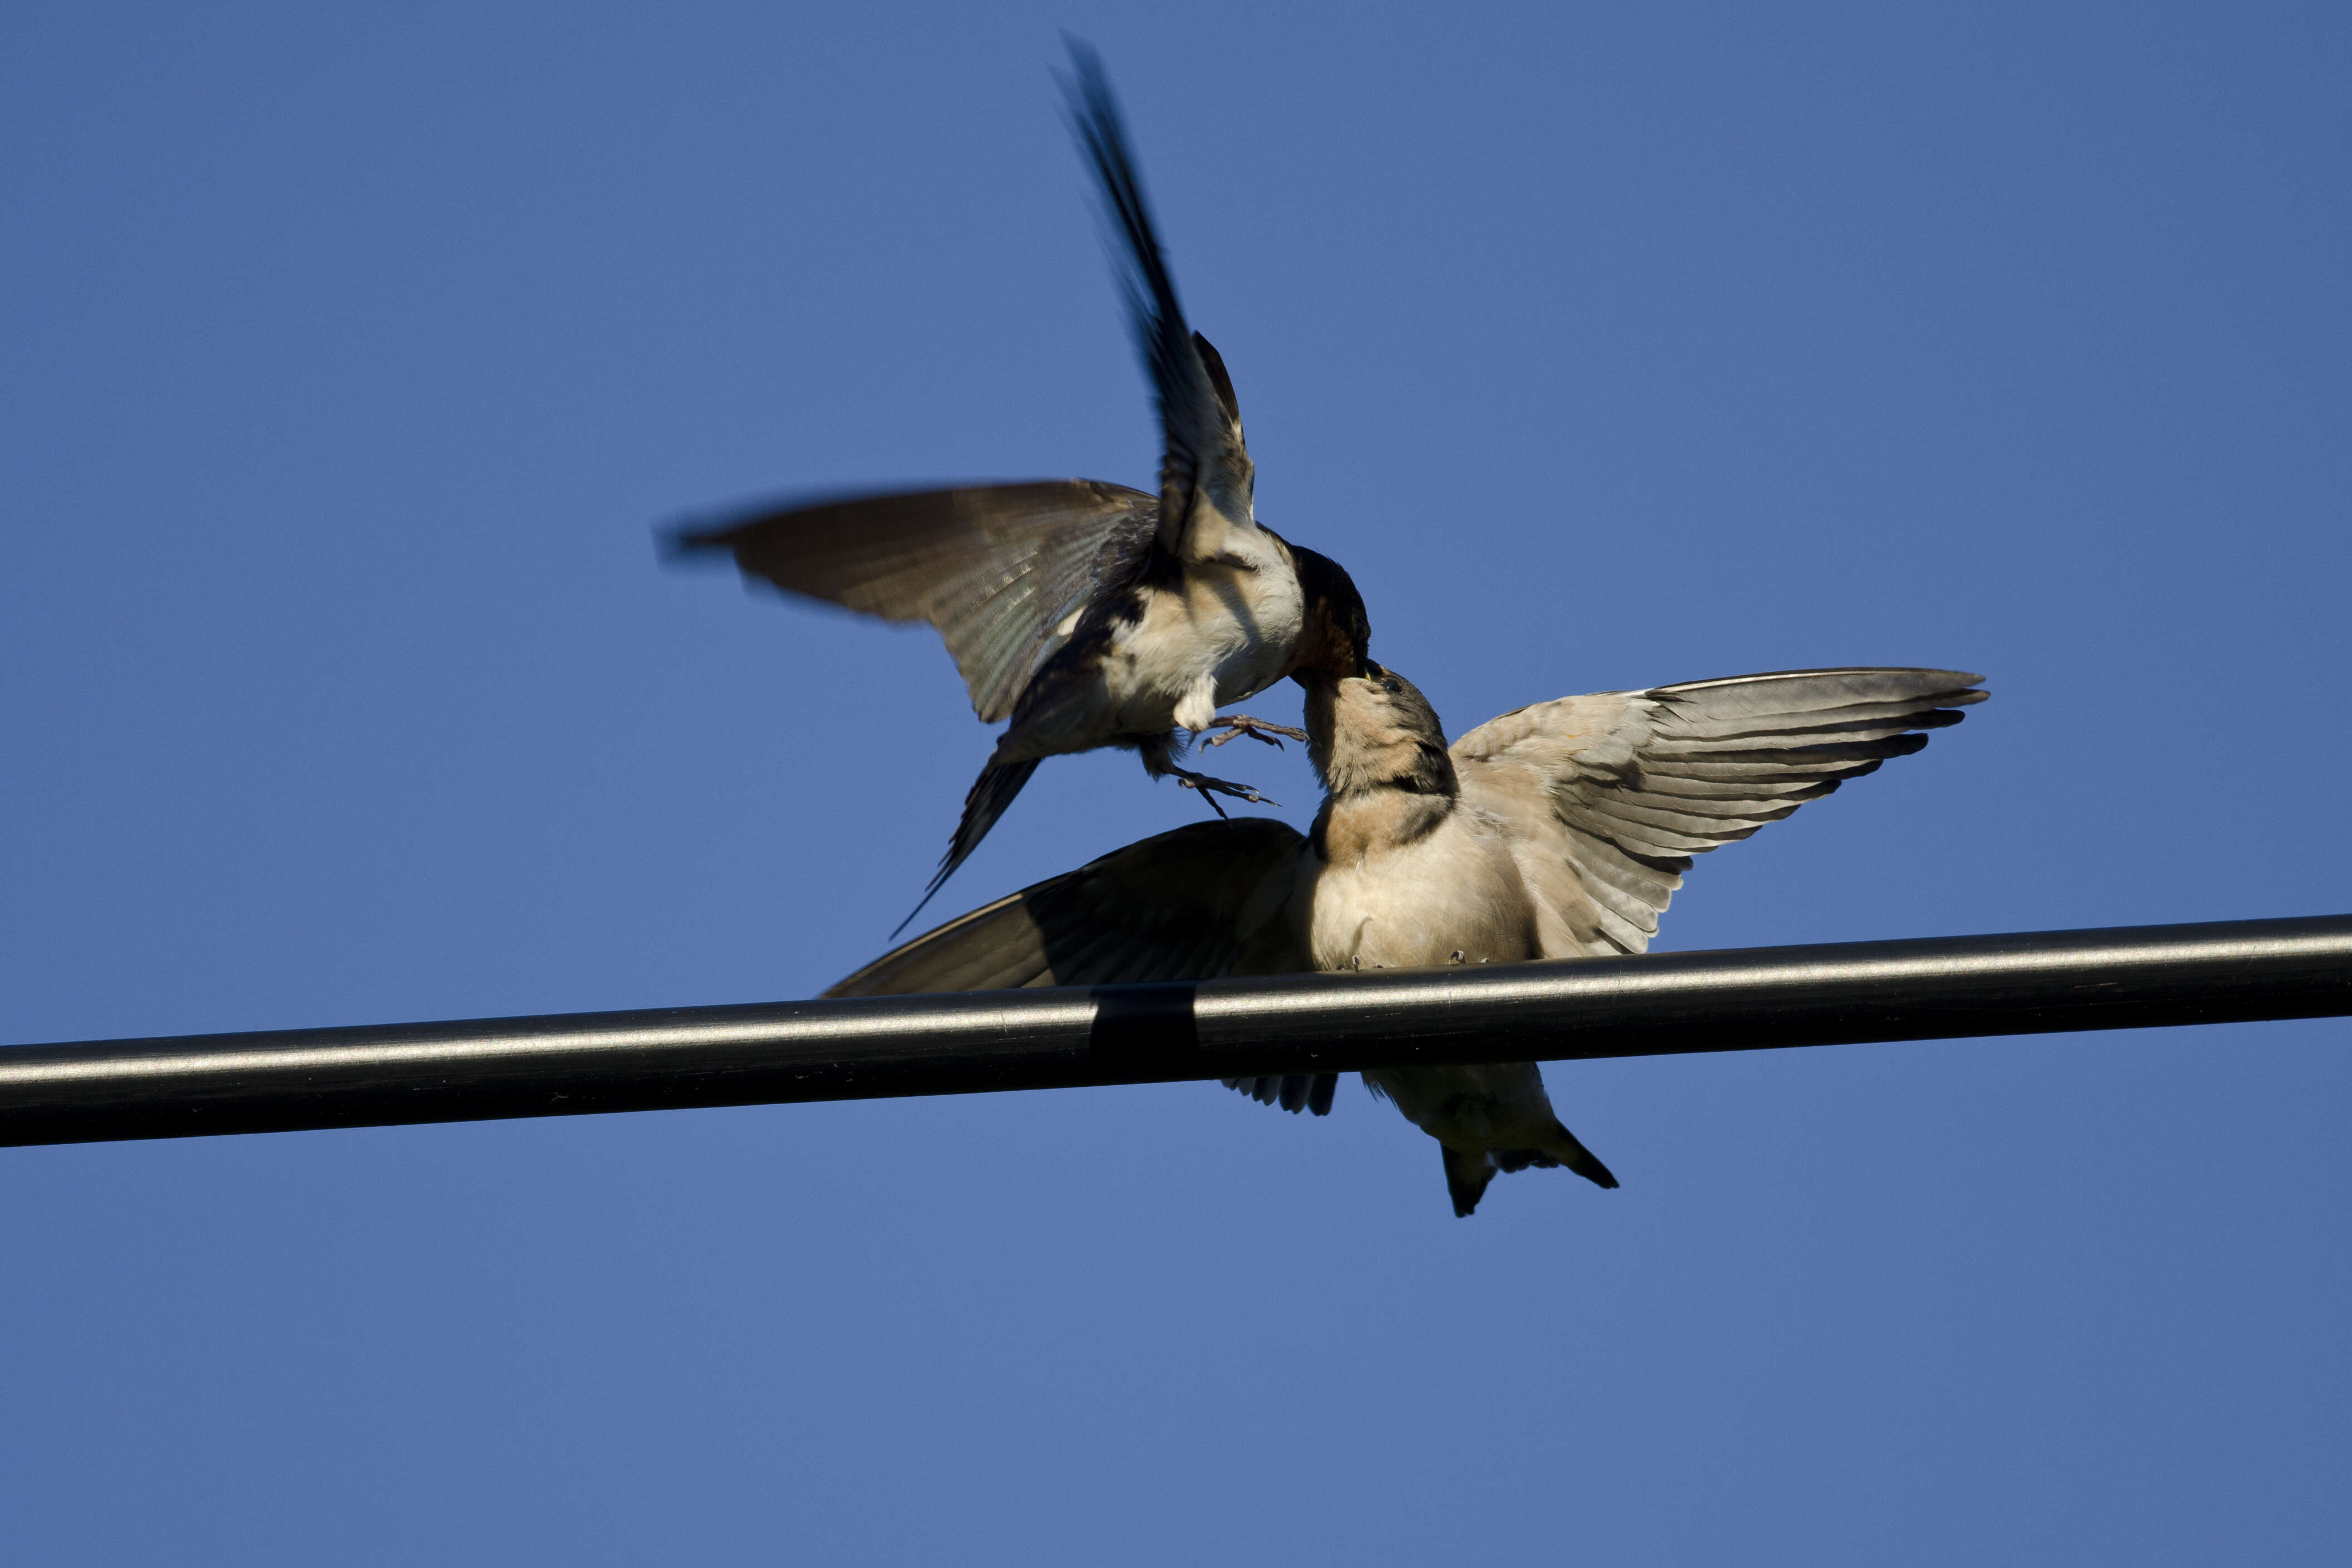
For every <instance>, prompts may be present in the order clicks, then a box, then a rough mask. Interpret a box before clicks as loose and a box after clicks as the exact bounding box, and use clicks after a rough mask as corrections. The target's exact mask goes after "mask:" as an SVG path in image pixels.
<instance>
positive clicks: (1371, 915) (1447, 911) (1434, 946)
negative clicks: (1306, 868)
mask: <svg viewBox="0 0 2352 1568" xmlns="http://www.w3.org/2000/svg"><path fill="white" fill-rule="evenodd" d="M1326 836H1327V842H1329V841H1332V840H1333V838H1334V837H1335V836H1337V837H1339V839H1340V840H1341V841H1343V842H1349V843H1350V844H1355V845H1361V844H1362V843H1363V841H1362V840H1360V839H1359V838H1351V837H1349V836H1348V835H1344V834H1342V835H1333V834H1332V832H1331V831H1330V829H1329V828H1328V827H1327V829H1326ZM1307 927H1308V936H1307V940H1308V945H1309V946H1310V948H1311V950H1312V951H1313V953H1314V955H1315V964H1316V967H1318V968H1321V969H1355V968H1363V969H1372V968H1385V969H1422V968H1433V967H1439V966H1441V965H1445V964H1450V963H1464V964H1482V963H1484V964H1511V963H1517V962H1519V961H1520V960H1522V959H1527V958H1532V957H1534V956H1536V946H1535V943H1536V936H1535V916H1534V911H1533V909H1532V907H1531V905H1530V904H1529V903H1528V896H1527V890H1526V888H1525V887H1524V886H1523V885H1522V884H1521V883H1520V880H1519V876H1518V871H1517V867H1516V866H1515V865H1514V864H1513V863H1512V861H1511V857H1510V854H1509V852H1508V851H1507V849H1505V848H1504V847H1503V846H1502V845H1501V844H1499V843H1498V842H1496V841H1494V835H1493V834H1491V833H1489V832H1486V831H1482V830H1481V829H1480V828H1479V826H1478V825H1477V824H1476V823H1475V821H1473V820H1472V819H1470V817H1469V816H1468V814H1467V813H1465V812H1461V811H1456V812H1454V813H1453V814H1452V815H1451V816H1449V817H1447V818H1446V820H1445V821H1444V822H1442V823H1440V824H1439V825H1438V827H1437V828H1436V829H1435V830H1434V831H1432V832H1430V833H1428V834H1427V835H1425V836H1423V837H1422V838H1419V839H1416V840H1414V841H1412V842H1410V843H1404V844H1391V845H1386V846H1383V845H1381V844H1380V843H1379V842H1378V841H1372V842H1371V843H1370V846H1369V847H1360V848H1356V849H1354V850H1352V851H1351V852H1343V853H1341V854H1338V855H1335V856H1334V857H1333V858H1332V859H1330V860H1329V861H1327V862H1323V863H1322V864H1321V865H1320V866H1319V867H1318V870H1317V872H1316V873H1315V879H1314V885H1313V888H1312V889H1311V891H1310V892H1309V894H1308V896H1307ZM1457 953H1458V954H1460V955H1461V956H1460V957H1459V958H1458V959H1457V958H1456V957H1455V956H1454V955H1455V954H1457Z"/></svg>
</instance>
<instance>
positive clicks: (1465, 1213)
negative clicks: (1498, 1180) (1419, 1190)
mask: <svg viewBox="0 0 2352 1568" xmlns="http://www.w3.org/2000/svg"><path fill="white" fill-rule="evenodd" d="M1437 1147H1438V1149H1439V1151H1440V1152H1441V1153H1443V1154H1444V1155H1445V1190H1446V1192H1447V1193H1448V1194H1450V1195H1451V1196H1452V1197H1453V1199H1454V1218H1456V1219H1467V1218H1470V1216H1471V1215H1472V1214H1474V1213H1475V1212H1476V1211H1477V1207H1478V1200H1479V1199H1480V1198H1482V1197H1486V1184H1487V1183H1488V1182H1490V1181H1493V1180H1494V1179H1495V1162H1494V1161H1493V1160H1492V1159H1491V1158H1489V1157H1488V1156H1487V1155H1486V1154H1485V1153H1484V1152H1483V1151H1482V1152H1480V1153H1478V1154H1475V1155H1472V1154H1465V1153H1463V1152H1462V1151H1461V1150H1459V1149H1452V1148H1447V1147H1446V1146H1445V1145H1444V1144H1440V1145H1437Z"/></svg>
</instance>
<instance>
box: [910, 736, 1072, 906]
mask: <svg viewBox="0 0 2352 1568" xmlns="http://www.w3.org/2000/svg"><path fill="white" fill-rule="evenodd" d="M1036 771H1037V761H1036V759H1035V758H1029V759H1028V760H1026V761H1022V762H999V761H997V760H996V759H995V758H990V759H989V764H988V766H987V767H985V768H982V769H981V770H980V777H979V778H977V779H973V780H972V782H971V793H970V794H969V795H966V796H965V797H964V798H963V821H961V822H958V823H957V824H956V831H955V838H954V839H953V840H952V841H950V843H949V844H948V852H947V853H946V854H944V855H942V856H940V869H939V870H938V871H937V872H934V873H932V875H931V882H930V885H929V886H928V887H926V888H924V889H923V898H922V903H920V904H916V905H915V907H914V908H913V909H912V910H910V911H908V915H907V918H906V919H904V920H901V921H900V922H898V930H896V931H893V932H891V933H890V936H891V939H892V940H894V941H895V940H897V938H898V932H899V931H904V930H905V929H906V928H907V927H908V926H909V925H913V924H914V923H915V916H916V915H920V914H921V913H922V912H923V906H924V904H929V903H930V902H931V895H932V894H935V893H937V892H939V890H940V886H941V885H942V884H943V883H946V881H947V880H948V878H950V877H951V876H953V875H955V873H956V868H957V867H958V866H960V865H961V864H963V862H966V861H968V860H970V859H971V852H972V851H974V850H976V849H978V848H980V841H981V840H982V839H984V838H986V837H988V830H989V829H991V828H992V827H994V826H996V819H997V818H999V817H1001V816H1003V815H1004V809H1005V808H1006V807H1007V806H1010V805H1012V804H1013V797H1014V796H1015V795H1018V794H1020V793H1021V787H1022V786H1023V785H1024V784H1026V783H1028V782H1029V775H1031V774H1032V773H1034V772H1036Z"/></svg>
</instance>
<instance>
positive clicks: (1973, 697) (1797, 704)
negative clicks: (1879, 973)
mask: <svg viewBox="0 0 2352 1568" xmlns="http://www.w3.org/2000/svg"><path fill="white" fill-rule="evenodd" d="M1982 678H1983V677H1981V676H1979V675H1968V674H1958V673H1957V672H1954V671H1951V670H1900V669H1856V670H1792V671H1788V672H1784V673H1780V674H1769V675H1738V676H1734V677H1732V678H1730V679H1727V680H1720V681H1693V682H1690V683H1688V684H1686V685H1675V686H1660V687H1658V688H1656V689H1655V690H1654V691H1647V692H1602V693H1599V694H1597V695H1592V696H1580V697H1562V698H1560V699H1559V701H1557V702H1549V703H1538V704H1536V705H1535V706H1532V707H1524V708H1521V709H1519V710H1518V711H1517V712H1516V713H1507V714H1505V715H1503V716H1501V717H1500V718H1497V719H1495V720H1493V721H1492V722H1490V723H1487V724H1483V725H1481V726H1479V727H1477V728H1476V729H1474V730H1472V731H1471V732H1470V733H1469V734H1467V735H1465V736H1464V737H1462V738H1461V739H1459V740H1457V741H1455V742H1454V747H1453V754H1454V766H1455V768H1457V770H1458V771H1459V772H1460V774H1461V777H1462V786H1463V797H1464V800H1465V801H1466V802H1468V803H1469V804H1470V805H1472V806H1473V807H1474V808H1475V809H1477V810H1483V811H1485V812H1486V813H1487V814H1488V815H1489V816H1491V817H1492V818H1494V819H1496V821H1498V822H1499V823H1500V825H1501V826H1502V827H1503V829H1504V831H1506V832H1507V833H1508V834H1509V836H1510V839H1511V844H1512V852H1513V855H1514V857H1515V858H1516V859H1517V862H1518V866H1519V870H1520V873H1521V874H1522V875H1523V876H1524V877H1525V878H1526V880H1527V883H1528V890H1529V892H1530V893H1531V894H1533V895H1534V897H1535V901H1536V904H1537V907H1538V912H1539V919H1540V922H1541V926H1542V931H1541V937H1542V945H1543V953H1544V956H1546V957H1570V956H1579V955H1587V954H1601V953H1612V952H1619V953H1639V952H1643V951H1644V950H1645V949H1646V948H1647V947H1648V946H1649V942H1650V938H1651V937H1652V936H1655V935H1657V930H1658V916H1659V915H1661V914H1662V913H1664V910H1665V907H1666V904H1667V902H1668V901H1669V900H1670V899H1671V898H1672V897H1673V896H1674V891H1675V889H1676V888H1678V887H1680V886H1681V885H1682V880H1683V873H1685V872H1686V871H1688V870H1689V869H1690V865H1691V857H1692V856H1693V855H1696V854H1700V853H1703V852H1706V851H1708V850H1711V849H1714V848H1715V847H1716V846H1717V845H1718V844H1727V843H1729V842H1731V841H1733V840H1734V839H1744V838H1746V837H1748V834H1750V833H1752V832H1754V831H1756V830H1757V829H1759V828H1760V827H1762V826H1763V825H1764V824H1765V823H1767V822H1776V821H1780V819H1781V818H1783V817H1785V816H1788V815H1789V814H1790V812H1792V811H1794V810H1796V809H1797V808H1798V807H1799V806H1801V805H1803V804H1804V803H1805V802H1806V801H1808V800H1819V799H1821V798H1822V796H1824V795H1826V794H1828V793H1829V792H1830V791H1832V789H1836V788H1837V787H1838V786H1839V785H1840V784H1841V783H1843V782H1844V781H1845V780H1846V779H1857V778H1860V777H1861V776H1862V775H1863V774H1865V773H1871V772H1875V771H1876V770H1877V768H1878V766H1879V764H1880V763H1882V762H1884V761H1885V760H1886V759H1887V758H1890V757H1904V756H1907V755H1909V754H1910V753H1912V752H1914V751H1916V750H1918V749H1919V748H1920V747H1923V746H1925V745H1927V737H1926V736H1925V735H1923V734H1919V733H1916V732H1918V731H1922V730H1930V729H1941V728H1944V727H1946V726H1948V725H1955V724H1958V723H1959V722H1960V719H1961V717H1962V715H1961V714H1960V713H1959V712H1958V709H1960V708H1962V707H1965V706H1968V705H1969V704H1971V703H1980V702H1982V701H1984V700H1985V697H1986V695H1988V694H1986V693H1985V692H1983V691H1981V690H1979V689H1976V683H1977V682H1978V681H1979V680H1981V679H1982Z"/></svg>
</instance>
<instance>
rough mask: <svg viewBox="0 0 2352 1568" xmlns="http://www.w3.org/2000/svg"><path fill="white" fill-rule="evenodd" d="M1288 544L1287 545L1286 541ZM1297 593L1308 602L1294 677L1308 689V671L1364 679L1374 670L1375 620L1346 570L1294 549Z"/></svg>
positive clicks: (1334, 563)
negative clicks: (1367, 671) (1362, 675)
mask: <svg viewBox="0 0 2352 1568" xmlns="http://www.w3.org/2000/svg"><path fill="white" fill-rule="evenodd" d="M1284 542H1286V543H1287V542H1288V541H1287V540H1286V541H1284ZM1290 559H1291V561H1292V564H1293V566H1294V567H1295V568H1296V569H1297V572H1298V590H1299V592H1300V594H1301V596H1303V597H1304V598H1305V599H1306V601H1307V623H1306V625H1305V626H1304V627H1303V628H1302V629H1301V630H1300V632H1299V634H1298V654H1297V659H1296V660H1295V661H1294V664H1293V672H1294V673H1293V678H1294V679H1296V680H1297V682H1298V683H1299V685H1307V678H1308V677H1307V672H1313V673H1317V674H1326V675H1333V676H1338V675H1360V674H1363V673H1364V672H1365V671H1366V670H1367V669H1369V668H1370V667H1371V652H1370V650H1371V645H1372V619H1371V617H1370V615H1368V614H1366V613H1365V612H1364V596H1363V595H1362V594H1360V593H1359V592H1357V591H1356V580H1355V579H1354V578H1351V577H1349V575H1348V569H1347V568H1346V567H1343V566H1341V565H1340V564H1339V562H1338V561H1336V560H1333V559H1331V558H1330V557H1329V556H1328V555H1319V554H1318V553H1317V552H1315V551H1314V550H1311V549H1301V548H1300V547H1299V546H1297V545H1291V546H1290Z"/></svg>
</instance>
